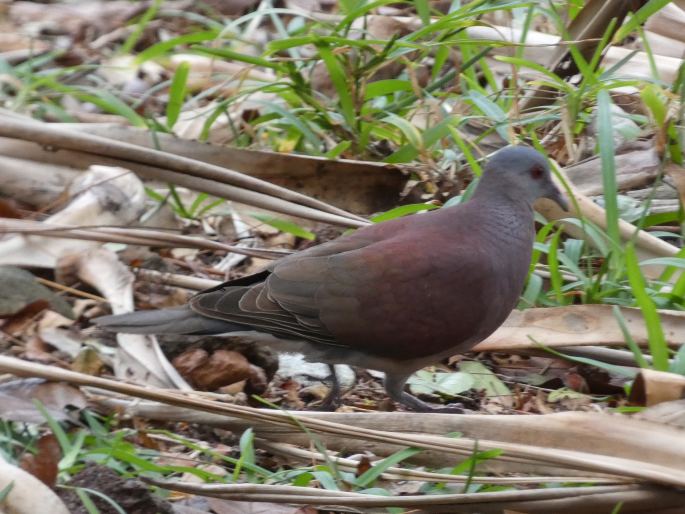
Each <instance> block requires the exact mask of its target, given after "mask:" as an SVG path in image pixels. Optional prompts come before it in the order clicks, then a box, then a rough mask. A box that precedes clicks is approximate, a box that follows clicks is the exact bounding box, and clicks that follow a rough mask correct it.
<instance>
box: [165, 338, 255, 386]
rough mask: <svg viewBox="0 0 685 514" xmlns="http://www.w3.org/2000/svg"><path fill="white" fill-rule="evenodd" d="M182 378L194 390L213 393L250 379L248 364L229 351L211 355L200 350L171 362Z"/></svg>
mask: <svg viewBox="0 0 685 514" xmlns="http://www.w3.org/2000/svg"><path fill="white" fill-rule="evenodd" d="M173 364H174V366H175V367H176V369H178V371H179V372H180V373H181V375H182V376H183V378H185V379H186V380H188V381H189V382H191V383H192V384H193V385H194V386H195V387H196V388H198V389H202V390H206V391H214V390H216V389H219V388H220V387H223V386H226V385H230V384H233V383H235V382H240V381H241V380H246V379H248V378H249V377H250V373H251V371H250V362H249V361H248V360H247V359H246V358H245V356H244V355H242V354H241V353H238V352H234V351H230V350H216V351H215V352H213V353H212V354H211V355H210V354H208V353H207V352H206V351H205V350H202V349H199V348H198V349H193V350H190V351H188V352H184V353H182V354H181V355H179V356H177V357H176V358H175V359H174V360H173Z"/></svg>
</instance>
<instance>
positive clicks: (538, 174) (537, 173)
mask: <svg viewBox="0 0 685 514" xmlns="http://www.w3.org/2000/svg"><path fill="white" fill-rule="evenodd" d="M544 174H545V170H544V168H542V166H535V167H533V168H531V169H530V176H531V177H533V178H534V179H535V180H538V179H541V178H542V176H543V175H544Z"/></svg>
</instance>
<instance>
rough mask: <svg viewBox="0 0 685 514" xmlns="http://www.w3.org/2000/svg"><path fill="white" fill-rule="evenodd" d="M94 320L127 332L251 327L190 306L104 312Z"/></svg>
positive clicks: (214, 331) (193, 331)
mask: <svg viewBox="0 0 685 514" xmlns="http://www.w3.org/2000/svg"><path fill="white" fill-rule="evenodd" d="M93 322H94V323H95V324H96V325H97V326H98V327H100V328H103V329H105V330H109V331H111V332H124V333H127V334H185V335H211V334H223V333H226V332H236V331H241V330H250V329H249V327H245V326H243V325H238V324H235V323H229V322H227V321H222V320H220V319H214V318H208V317H206V316H202V315H201V314H198V313H196V312H194V311H193V310H191V309H190V307H188V306H183V307H176V308H173V309H161V310H156V311H137V312H130V313H127V314H116V315H112V316H101V317H99V318H95V319H94V320H93Z"/></svg>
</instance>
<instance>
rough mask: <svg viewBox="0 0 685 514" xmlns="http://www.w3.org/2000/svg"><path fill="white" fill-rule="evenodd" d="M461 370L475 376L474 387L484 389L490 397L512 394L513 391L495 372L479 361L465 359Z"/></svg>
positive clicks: (460, 366)
mask: <svg viewBox="0 0 685 514" xmlns="http://www.w3.org/2000/svg"><path fill="white" fill-rule="evenodd" d="M459 370H460V371H462V372H464V373H468V374H470V375H472V376H473V379H474V384H473V389H483V390H485V394H486V396H488V397H491V396H511V391H510V390H509V388H508V387H507V386H506V385H505V384H504V382H502V381H501V380H500V379H499V378H497V377H496V376H495V374H494V373H493V372H492V371H490V370H489V369H488V368H486V367H485V366H484V365H483V364H482V363H480V362H478V361H463V362H460V363H459Z"/></svg>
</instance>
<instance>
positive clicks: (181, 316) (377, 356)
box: [94, 145, 568, 412]
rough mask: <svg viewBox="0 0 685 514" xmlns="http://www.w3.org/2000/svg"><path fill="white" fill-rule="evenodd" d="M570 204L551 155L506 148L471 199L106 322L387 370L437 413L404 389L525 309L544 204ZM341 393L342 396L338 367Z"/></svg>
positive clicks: (394, 390)
mask: <svg viewBox="0 0 685 514" xmlns="http://www.w3.org/2000/svg"><path fill="white" fill-rule="evenodd" d="M541 197H544V198H548V199H551V200H553V201H554V202H556V203H557V204H558V205H559V206H560V207H562V208H563V209H564V210H568V207H567V203H566V201H565V199H564V197H563V196H562V194H561V192H560V191H559V189H558V188H557V186H556V185H555V184H554V182H553V181H552V177H551V173H550V168H549V165H548V162H547V159H546V158H545V156H544V155H542V154H541V153H539V152H537V151H536V150H534V149H532V148H530V147H527V146H522V145H521V146H511V147H506V148H504V149H502V150H499V151H498V152H496V153H495V154H494V155H493V156H492V158H491V159H490V160H489V162H488V163H487V164H486V166H485V168H484V171H483V174H482V176H481V177H480V180H479V183H478V184H477V186H476V188H475V191H474V192H473V194H472V195H471V198H470V199H468V200H466V201H463V202H461V203H459V204H457V205H454V206H449V207H443V208H441V209H436V210H432V211H429V212H424V213H420V214H414V215H412V216H406V217H402V218H396V219H393V220H390V221H386V222H382V223H377V224H374V225H369V226H367V227H364V228H361V229H358V230H356V231H354V232H351V233H349V234H346V235H343V236H341V237H339V238H337V239H335V240H333V241H329V242H326V243H323V244H321V245H318V246H314V247H312V248H309V249H307V250H304V251H301V252H297V253H294V254H292V255H289V256H287V257H284V258H282V259H280V260H278V261H276V262H274V263H272V264H271V265H270V266H268V267H267V268H266V269H264V270H262V271H260V272H257V273H255V274H252V275H249V276H244V277H241V278H238V279H235V280H230V281H228V282H225V283H223V284H221V285H219V286H217V287H213V288H211V289H207V290H205V291H201V292H199V293H197V294H196V295H195V296H193V297H192V298H191V299H190V301H189V303H188V304H187V305H184V306H182V307H177V308H171V309H163V310H154V311H139V312H133V313H128V314H121V315H114V316H103V317H100V318H96V319H95V320H94V322H95V324H96V325H97V326H99V327H101V328H103V329H106V330H110V331H116V332H125V333H136V334H187V335H191V334H192V335H203V334H227V333H231V334H244V333H250V334H252V335H253V336H254V337H255V338H256V340H257V342H258V343H259V344H267V345H268V346H270V347H271V349H273V350H274V351H276V352H281V353H301V354H303V355H304V356H305V359H306V360H308V361H310V362H321V363H326V364H328V365H329V367H330V368H331V370H333V368H332V366H333V365H334V364H348V365H351V366H358V367H361V368H366V369H373V370H378V371H382V372H384V373H385V379H384V387H385V390H386V392H387V394H388V396H389V397H390V398H391V399H392V400H394V401H396V402H399V403H400V404H402V405H404V406H405V407H407V408H409V409H410V410H414V411H418V412H432V411H438V410H444V408H443V409H439V408H438V409H436V408H432V407H431V406H430V405H428V404H427V403H425V402H423V401H422V400H420V399H418V398H416V397H415V396H413V395H411V394H410V393H408V392H406V391H405V390H404V387H405V384H406V382H407V380H408V378H409V377H410V376H411V375H412V374H413V373H414V372H415V371H417V370H419V369H421V368H423V367H425V366H428V365H431V364H436V363H438V362H439V361H440V360H442V359H444V358H446V357H449V356H452V355H455V354H459V353H464V352H467V351H469V350H470V349H471V348H472V347H473V346H475V345H476V344H477V343H478V342H480V341H482V340H483V339H485V338H486V337H488V336H489V335H490V334H491V333H493V332H494V331H495V330H496V329H497V328H498V327H499V326H500V325H501V324H502V323H503V322H504V320H505V319H506V318H507V317H508V315H509V314H510V313H511V311H512V309H514V307H515V306H516V304H517V301H518V299H519V296H520V294H521V292H522V290H523V286H524V283H525V281H526V277H527V275H528V271H529V266H530V259H531V252H532V247H533V242H534V239H535V226H534V213H533V203H534V202H535V201H536V200H537V199H538V198H541ZM332 379H333V388H332V390H333V391H332V394H336V395H337V394H338V386H337V382H336V380H335V373H334V371H333V375H332Z"/></svg>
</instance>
